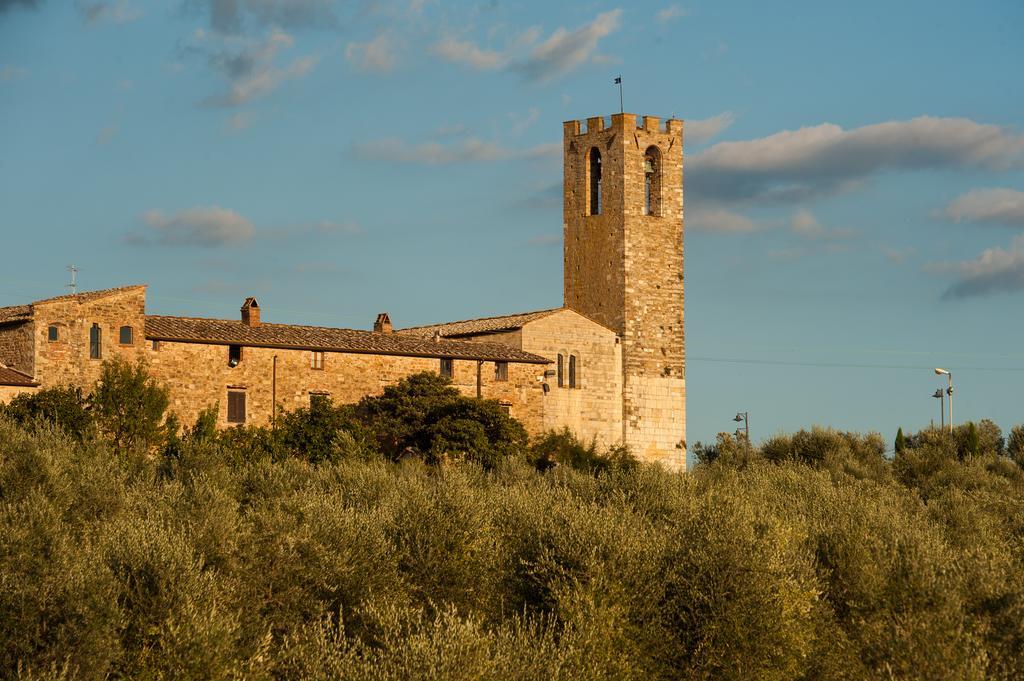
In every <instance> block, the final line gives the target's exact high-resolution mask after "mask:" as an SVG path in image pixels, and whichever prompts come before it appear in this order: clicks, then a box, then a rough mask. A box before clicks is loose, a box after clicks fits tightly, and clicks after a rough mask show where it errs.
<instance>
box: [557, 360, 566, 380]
mask: <svg viewBox="0 0 1024 681" xmlns="http://www.w3.org/2000/svg"><path fill="white" fill-rule="evenodd" d="M557 372H558V387H559V388H561V387H562V386H563V385H565V356H564V355H562V353H558V369H557Z"/></svg>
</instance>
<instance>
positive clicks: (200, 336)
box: [146, 315, 550, 364]
mask: <svg viewBox="0 0 1024 681" xmlns="http://www.w3.org/2000/svg"><path fill="white" fill-rule="evenodd" d="M146 338H149V339H150V340H165V341H180V342H192V343H209V344H215V345H247V346H250V347H271V348H294V349H300V350H323V351H329V352H352V353H362V354H374V355H404V356H409V357H444V358H446V359H480V360H485V361H499V362H524V363H529V364H547V363H549V362H550V360H548V359H546V358H544V357H541V356H539V355H534V354H531V353H529V352H523V351H522V350H517V349H515V348H512V347H509V346H506V345H500V344H498V343H474V342H469V341H451V340H441V341H434V340H429V339H424V338H418V337H415V336H405V335H398V334H393V333H374V332H372V331H360V330H356V329H334V328H327V327H322V326H300V325H296V324H268V323H266V322H264V323H262V324H260V325H259V326H247V325H246V324H243V323H242V322H240V321H234V320H227V319H203V318H197V317H167V316H162V315H146Z"/></svg>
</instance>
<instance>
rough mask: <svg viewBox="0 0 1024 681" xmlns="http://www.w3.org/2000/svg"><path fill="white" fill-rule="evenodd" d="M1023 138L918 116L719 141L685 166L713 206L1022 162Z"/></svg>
mask: <svg viewBox="0 0 1024 681" xmlns="http://www.w3.org/2000/svg"><path fill="white" fill-rule="evenodd" d="M1022 156H1024V136H1021V135H1017V134H1014V133H1011V132H1009V131H1008V130H1006V129H1004V128H1001V127H999V126H996V125H983V124H980V123H975V122H974V121H972V120H969V119H965V118H934V117H930V116H923V117H920V118H914V119H912V120H909V121H889V122H887V123H879V124H876V125H867V126H864V127H861V128H855V129H853V130H844V129H842V128H841V127H839V126H838V125H833V124H829V123H826V124H822V125H817V126H813V127H808V128H801V129H799V130H795V131H788V130H787V131H784V132H779V133H775V134H773V135H769V136H768V137H763V138H760V139H755V140H749V141H745V142H720V143H718V144H715V145H714V146H712V147H711V148H709V149H707V150H706V151H703V152H701V153H699V154H697V155H695V156H694V157H692V158H691V159H690V161H689V171H688V173H687V189H688V190H689V191H690V192H691V195H692V196H700V197H702V199H705V200H715V201H730V200H731V201H752V200H761V201H770V200H782V201H792V200H802V199H805V198H808V197H812V196H820V195H827V194H833V193H836V192H838V191H841V190H843V189H846V188H849V187H850V186H853V185H855V184H856V183H858V182H860V181H863V180H864V179H865V178H867V177H869V176H870V175H872V174H873V173H878V172H881V171H885V170H918V169H936V168H959V167H984V168H991V169H1005V168H1008V167H1011V166H1016V165H1020V164H1021V161H1022Z"/></svg>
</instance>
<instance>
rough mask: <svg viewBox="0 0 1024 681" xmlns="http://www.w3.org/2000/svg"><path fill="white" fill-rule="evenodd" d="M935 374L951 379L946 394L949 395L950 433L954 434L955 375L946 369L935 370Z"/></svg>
mask: <svg viewBox="0 0 1024 681" xmlns="http://www.w3.org/2000/svg"><path fill="white" fill-rule="evenodd" d="M935 373H936V374H938V375H939V376H942V375H943V374H945V376H946V378H947V379H949V387H948V388H946V394H947V395H949V432H950V433H952V432H953V374H952V372H950V371H947V370H946V369H939V368H938V367H936V368H935Z"/></svg>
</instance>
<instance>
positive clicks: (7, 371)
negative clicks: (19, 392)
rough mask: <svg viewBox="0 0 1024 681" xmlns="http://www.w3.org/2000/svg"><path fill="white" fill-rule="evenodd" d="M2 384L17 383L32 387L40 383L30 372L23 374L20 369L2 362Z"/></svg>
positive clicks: (0, 382) (0, 365)
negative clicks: (33, 378)
mask: <svg viewBox="0 0 1024 681" xmlns="http://www.w3.org/2000/svg"><path fill="white" fill-rule="evenodd" d="M0 385H17V386H25V387H26V388H31V387H34V386H36V385H38V383H36V382H35V381H33V380H32V377H31V376H29V375H28V374H23V373H21V372H20V371H16V370H14V369H12V368H10V367H5V366H4V365H3V364H0Z"/></svg>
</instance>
